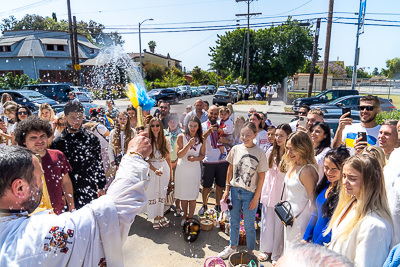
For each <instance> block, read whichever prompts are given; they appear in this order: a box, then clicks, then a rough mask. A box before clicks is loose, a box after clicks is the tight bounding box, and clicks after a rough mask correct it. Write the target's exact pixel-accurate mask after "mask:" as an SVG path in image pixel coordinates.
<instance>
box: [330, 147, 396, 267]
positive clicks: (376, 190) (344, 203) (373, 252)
mask: <svg viewBox="0 0 400 267" xmlns="http://www.w3.org/2000/svg"><path fill="white" fill-rule="evenodd" d="M341 183H342V188H341V190H340V193H339V202H338V204H337V207H336V209H335V211H334V213H333V215H332V219H331V221H330V223H329V225H328V227H327V229H326V231H325V233H329V231H331V230H332V241H331V242H330V243H329V247H328V248H329V249H332V250H333V251H335V252H337V253H339V254H342V255H343V256H346V257H347V258H348V259H349V260H350V261H351V262H353V263H354V265H355V266H363V267H375V266H382V265H383V263H384V262H385V260H386V258H387V256H388V255H389V251H390V249H391V247H392V246H393V244H394V241H395V236H394V230H393V228H394V227H393V220H392V216H391V213H390V209H389V204H388V199H387V195H386V190H385V181H384V177H383V172H382V168H380V165H379V162H378V160H377V159H376V158H375V157H373V156H371V155H365V154H362V155H355V156H353V157H351V158H349V159H347V160H346V161H345V162H344V164H343V167H342V180H341ZM396 266H397V265H396Z"/></svg>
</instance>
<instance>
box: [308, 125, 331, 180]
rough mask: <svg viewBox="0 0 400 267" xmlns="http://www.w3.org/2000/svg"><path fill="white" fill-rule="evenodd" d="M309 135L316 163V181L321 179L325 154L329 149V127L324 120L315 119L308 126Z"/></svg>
mask: <svg viewBox="0 0 400 267" xmlns="http://www.w3.org/2000/svg"><path fill="white" fill-rule="evenodd" d="M310 137H311V141H312V142H313V146H314V152H315V161H316V162H317V164H318V176H319V177H318V181H321V179H322V177H324V160H325V156H326V153H328V152H329V150H331V128H330V127H329V125H328V124H327V123H326V122H323V121H317V122H315V123H313V124H312V125H311V126H310Z"/></svg>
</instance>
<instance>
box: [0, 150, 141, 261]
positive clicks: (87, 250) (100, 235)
mask: <svg viewBox="0 0 400 267" xmlns="http://www.w3.org/2000/svg"><path fill="white" fill-rule="evenodd" d="M147 172H148V164H147V163H146V162H145V161H144V160H142V159H141V158H140V157H138V156H134V155H126V156H124V157H123V159H122V162H121V165H120V167H119V169H118V172H117V174H116V178H115V180H114V181H113V183H112V184H111V186H110V187H109V189H108V192H107V195H105V196H102V197H100V198H99V199H95V200H93V201H92V202H91V203H90V204H87V205H86V206H84V207H82V208H81V209H79V210H77V211H74V212H72V213H70V212H66V213H63V214H61V215H59V216H57V215H55V214H49V212H48V211H42V212H39V213H36V214H34V215H32V216H28V215H27V213H26V212H25V213H5V212H0V266H57V267H59V266H70V267H76V266H84V267H86V266H93V267H98V266H116V267H119V266H120V267H123V266H124V262H123V254H122V246H123V244H124V242H125V240H126V238H127V236H128V232H129V229H130V227H131V224H132V223H133V221H134V218H135V216H136V214H137V213H138V212H139V211H140V209H141V208H142V207H143V205H145V203H146V201H147V199H146V196H145V192H144V191H145V186H146V185H147V181H145V180H146V178H147V177H146V176H147V175H146V174H147Z"/></svg>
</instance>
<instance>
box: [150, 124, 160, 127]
mask: <svg viewBox="0 0 400 267" xmlns="http://www.w3.org/2000/svg"><path fill="white" fill-rule="evenodd" d="M150 127H151V128H158V127H160V124H153V125H151V126H150Z"/></svg>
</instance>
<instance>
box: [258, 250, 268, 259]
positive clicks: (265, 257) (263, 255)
mask: <svg viewBox="0 0 400 267" xmlns="http://www.w3.org/2000/svg"><path fill="white" fill-rule="evenodd" d="M268 258H269V255H268V254H267V253H264V252H260V254H258V259H259V260H260V261H267V260H268Z"/></svg>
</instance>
